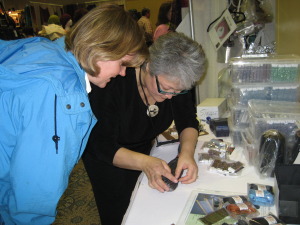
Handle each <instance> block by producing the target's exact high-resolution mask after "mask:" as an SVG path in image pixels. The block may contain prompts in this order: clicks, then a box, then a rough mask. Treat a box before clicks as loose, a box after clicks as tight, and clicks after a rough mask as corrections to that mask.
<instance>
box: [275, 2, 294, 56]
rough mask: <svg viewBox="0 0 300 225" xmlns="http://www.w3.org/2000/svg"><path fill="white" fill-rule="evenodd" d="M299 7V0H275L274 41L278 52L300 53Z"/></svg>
mask: <svg viewBox="0 0 300 225" xmlns="http://www.w3.org/2000/svg"><path fill="white" fill-rule="evenodd" d="M299 9H300V1H299V0H277V12H276V22H277V27H276V42H277V53H278V54H297V55H300V43H299V40H300V13H299Z"/></svg>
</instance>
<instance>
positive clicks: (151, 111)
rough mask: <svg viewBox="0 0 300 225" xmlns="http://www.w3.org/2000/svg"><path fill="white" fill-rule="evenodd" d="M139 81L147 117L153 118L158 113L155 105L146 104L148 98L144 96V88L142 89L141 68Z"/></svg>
mask: <svg viewBox="0 0 300 225" xmlns="http://www.w3.org/2000/svg"><path fill="white" fill-rule="evenodd" d="M139 81H140V85H141V88H142V91H143V93H144V97H145V101H146V104H147V111H146V113H147V115H148V116H149V117H155V116H156V115H157V114H158V112H159V108H158V106H157V105H155V104H154V105H150V104H149V102H148V98H147V96H146V93H145V91H144V88H143V84H142V68H141V67H140V73H139Z"/></svg>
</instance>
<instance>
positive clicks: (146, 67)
mask: <svg viewBox="0 0 300 225" xmlns="http://www.w3.org/2000/svg"><path fill="white" fill-rule="evenodd" d="M149 50H150V58H149V59H148V60H147V61H146V62H145V63H144V64H143V66H141V67H138V68H127V70H126V74H127V76H126V77H116V78H115V79H113V80H112V81H111V82H110V83H109V84H108V85H107V86H106V88H105V89H101V88H97V87H96V86H93V87H92V92H91V93H90V96H89V97H90V102H91V106H92V109H93V112H94V113H95V115H96V117H97V118H101V121H100V122H98V123H97V124H96V126H95V127H94V129H93V131H92V133H91V136H90V138H89V142H88V145H87V148H86V151H85V154H84V157H83V161H84V164H85V167H86V170H87V172H88V174H89V177H90V179H91V183H92V186H93V190H94V194H95V199H96V203H97V206H98V210H99V213H100V218H101V222H102V225H111V224H114V225H118V224H121V222H122V218H123V215H124V214H125V212H126V209H127V207H128V205H129V201H130V196H131V193H132V191H133V189H134V186H135V183H136V181H137V178H138V176H139V175H140V173H141V171H142V172H144V173H145V174H146V176H147V177H148V180H149V186H150V187H151V188H154V189H157V190H158V191H160V192H165V191H171V190H172V188H170V186H168V185H167V184H166V183H165V182H164V181H166V179H165V178H167V179H169V180H170V181H172V182H174V183H176V184H177V183H178V182H181V183H184V184H188V183H192V182H194V181H195V180H196V178H197V174H198V167H197V164H196V162H195V160H194V152H195V146H196V143H197V138H198V126H199V123H198V120H197V119H196V108H195V105H194V103H193V101H192V93H191V91H190V89H191V88H192V87H193V85H194V84H195V83H196V82H197V81H198V80H199V79H200V77H201V75H202V74H203V72H204V69H205V63H206V60H205V55H204V52H203V50H202V48H201V46H200V45H199V44H198V43H197V42H195V41H193V40H191V39H190V38H188V37H186V36H185V35H184V34H181V33H175V32H172V33H169V34H166V35H163V36H161V37H160V38H159V39H158V40H157V41H156V42H155V43H154V44H153V45H152V46H151V47H150V49H149ZM173 120H174V121H175V125H176V129H177V131H178V134H179V139H180V146H181V151H180V153H179V157H178V163H177V168H176V172H175V174H174V175H173V174H172V173H171V169H170V167H169V166H168V164H167V162H165V161H164V160H162V159H159V158H156V157H152V156H149V154H150V150H151V148H152V144H153V141H154V140H155V139H156V136H158V135H159V134H161V133H162V132H164V131H165V130H167V129H168V128H169V127H170V125H171V124H172V121H173ZM183 170H187V173H186V175H184V176H183V177H180V175H181V174H182V172H183ZM162 176H164V178H163V177H162Z"/></svg>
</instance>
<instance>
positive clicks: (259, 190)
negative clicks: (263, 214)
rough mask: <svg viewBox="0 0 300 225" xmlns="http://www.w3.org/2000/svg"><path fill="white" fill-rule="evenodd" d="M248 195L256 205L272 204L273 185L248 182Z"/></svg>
mask: <svg viewBox="0 0 300 225" xmlns="http://www.w3.org/2000/svg"><path fill="white" fill-rule="evenodd" d="M248 197H249V200H250V201H251V202H252V204H253V205H256V206H273V205H274V203H275V201H274V198H275V196H274V191H273V187H272V186H269V185H261V184H248Z"/></svg>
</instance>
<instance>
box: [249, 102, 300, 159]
mask: <svg viewBox="0 0 300 225" xmlns="http://www.w3.org/2000/svg"><path fill="white" fill-rule="evenodd" d="M248 114H249V132H250V133H251V135H252V136H253V139H254V140H260V138H261V135H262V134H263V133H264V132H265V131H267V130H270V129H275V130H278V131H279V132H280V133H281V134H282V135H283V136H284V138H285V145H286V146H285V148H286V152H287V154H288V155H289V154H290V153H291V152H292V148H293V145H294V144H295V133H296V131H297V130H299V129H300V103H299V102H278V101H262V100H250V101H249V103H248ZM256 146H257V145H256Z"/></svg>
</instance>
